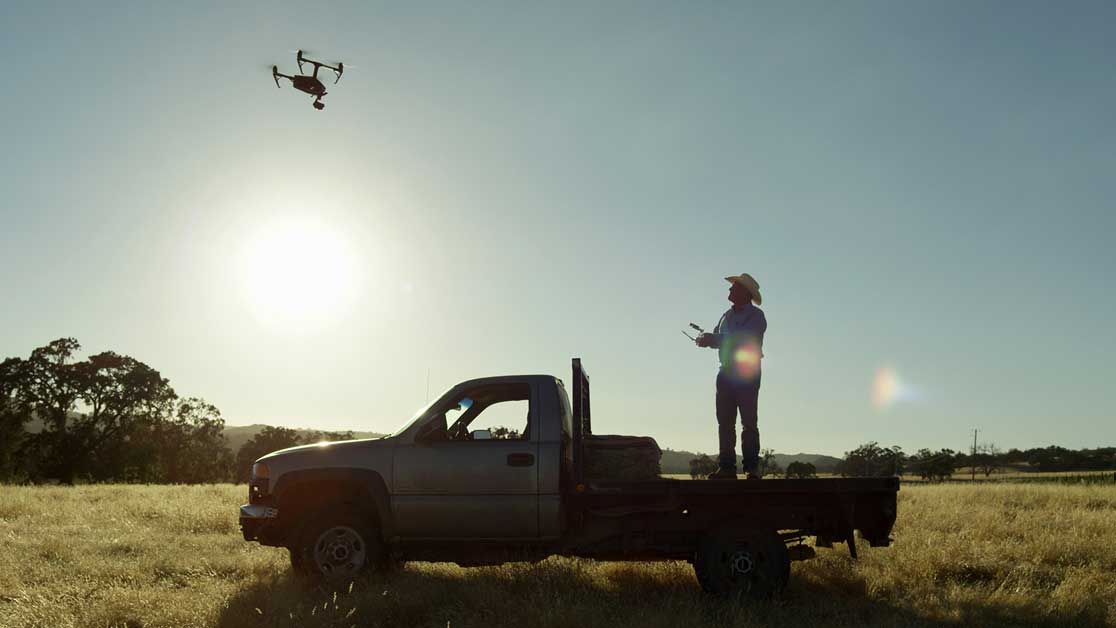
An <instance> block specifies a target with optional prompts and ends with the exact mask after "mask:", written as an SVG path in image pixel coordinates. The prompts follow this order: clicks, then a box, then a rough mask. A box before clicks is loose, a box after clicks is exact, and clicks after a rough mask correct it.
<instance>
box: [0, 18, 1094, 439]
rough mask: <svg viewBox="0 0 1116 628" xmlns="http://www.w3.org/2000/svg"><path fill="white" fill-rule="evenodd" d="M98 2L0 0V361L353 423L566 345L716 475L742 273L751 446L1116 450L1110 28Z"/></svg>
mask: <svg viewBox="0 0 1116 628" xmlns="http://www.w3.org/2000/svg"><path fill="white" fill-rule="evenodd" d="M107 4H111V5H112V6H107V5H106V3H84V4H82V3H78V4H75V3H51V2H34V3H32V2H26V3H23V2H6V3H4V4H3V5H2V6H0V58H3V59H4V62H5V67H6V69H7V76H8V77H9V78H8V92H7V97H6V98H5V99H4V100H3V101H2V102H0V137H2V138H3V140H2V141H0V190H2V191H3V194H2V199H0V356H3V357H7V356H20V357H26V356H27V355H29V354H30V352H31V351H32V349H34V348H35V347H38V346H41V345H43V344H46V343H47V342H49V341H51V340H53V339H55V338H59V337H64V336H72V337H75V338H77V339H78V340H79V341H80V342H81V343H82V345H83V351H84V352H85V353H83V355H88V354H91V353H95V352H99V351H104V350H114V351H117V352H121V353H125V354H128V355H131V356H133V357H135V358H137V359H140V360H142V361H144V362H146V363H147V364H150V365H151V366H153V367H155V368H156V369H158V370H159V371H160V372H161V373H162V374H163V375H164V376H165V377H167V378H169V379H170V382H171V384H172V385H173V386H174V388H175V389H176V390H177V391H178V393H179V394H181V395H184V396H200V397H204V398H206V399H207V400H209V401H211V402H212V403H214V404H216V405H217V406H218V407H219V408H220V409H221V411H222V414H223V416H224V417H225V420H226V421H227V423H228V424H230V425H245V424H250V423H269V424H273V425H286V426H297V427H308V428H316V429H355V430H370V431H379V432H390V431H393V430H394V429H395V428H396V427H398V426H399V425H401V424H403V423H404V422H405V421H406V420H407V419H408V418H409V417H410V416H411V414H412V413H413V412H414V411H415V410H416V409H417V408H419V407H421V406H423V405H424V404H425V402H426V400H427V397H428V395H429V396H430V397H433V396H435V395H437V394H439V393H440V392H441V391H443V390H445V389H446V388H448V387H450V386H452V385H453V384H455V383H457V382H459V381H461V380H465V379H470V378H473V377H481V376H487V375H501V374H516V373H549V374H553V375H556V376H559V377H563V378H565V379H566V380H567V381H568V380H569V372H570V358H572V357H580V358H582V359H583V361H584V363H585V365H586V368H587V370H588V372H589V374H590V376H591V381H592V390H593V403H594V412H593V417H594V431H596V432H598V433H619V434H646V435H651V436H654V437H655V438H656V439H657V440H658V441H659V443H660V444H661V445H663V446H664V447H670V448H674V449H688V450H691V451H706V452H712V451H715V450H716V438H717V437H716V420H715V417H714V405H713V400H714V379H715V376H716V371H717V359H716V354H715V352H713V351H710V350H707V349H699V348H697V347H695V346H694V345H693V344H692V343H691V342H689V341H688V340H687V339H686V338H684V337H683V336H682V335H681V334H680V333H679V331H680V330H682V329H686V328H687V327H686V326H687V324H688V323H690V322H694V323H697V324H698V325H700V326H703V327H705V328H707V329H708V328H712V327H713V325H714V324H715V323H716V321H717V319H718V318H719V316H720V315H721V314H722V313H723V312H724V310H725V309H726V308H727V307H729V303H728V302H727V301H726V295H727V292H728V284H727V283H726V282H725V281H724V279H723V277H725V276H726V275H731V274H738V273H741V272H748V273H751V274H752V275H753V276H754V277H755V278H756V279H757V280H758V281H759V283H760V285H761V287H762V295H763V305H762V308H763V310H764V312H765V313H766V317H767V321H768V330H767V335H766V337H765V342H764V353H765V359H764V366H763V368H764V372H763V384H762V391H761V395H760V411H759V416H760V423H759V425H760V433H761V438H762V444H763V446H764V447H771V448H773V449H775V450H776V451H779V452H785V453H794V452H813V453H826V454H834V455H840V454H841V453H842V452H844V451H847V450H850V449H852V448H854V447H856V446H857V445H858V444H860V443H864V442H867V441H878V442H880V443H881V444H884V445H899V446H901V447H903V448H904V449H906V450H907V451H914V450H916V449H918V448H921V447H929V448H934V449H936V448H940V447H949V448H953V449H963V448H967V447H968V446H969V445H970V444H971V442H972V430H973V429H974V428H979V430H980V436H979V439H980V441H981V442H982V443H984V442H990V443H995V444H997V445H998V446H999V447H1001V448H1003V449H1007V448H1010V447H1019V448H1025V447H1034V446H1045V445H1049V444H1058V445H1062V446H1067V447H1075V448H1077V447H1096V446H1106V445H1114V444H1116V420H1114V419H1116V386H1114V385H1113V384H1112V382H1111V380H1112V379H1113V375H1114V374H1116V368H1114V367H1113V364H1112V356H1113V355H1114V354H1116V332H1114V331H1113V326H1112V321H1113V320H1114V319H1116V296H1114V294H1113V293H1114V291H1113V281H1112V279H1111V277H1110V275H1111V274H1112V271H1113V270H1114V269H1116V252H1114V249H1113V247H1112V245H1111V241H1112V237H1113V234H1114V233H1116V200H1114V199H1116V176H1114V175H1116V116H1114V115H1113V112H1114V111H1116V73H1113V67H1116V39H1114V38H1113V37H1112V36H1111V27H1112V24H1114V23H1116V5H1113V4H1112V3H1105V2H1097V3H1085V2H1076V3H1068V4H1065V3H1061V4H1059V3H1049V2H981V3H971V2H914V3H893V2H842V3H832V2H796V3H744V2H737V3H721V2H693V3H681V2H678V3H658V2H640V3H622V2H615V3H592V2H586V3H573V2H562V3H550V4H549V5H544V4H542V3H492V2H478V3H449V2H435V3H396V4H382V3H376V4H372V3H365V2H356V3H351V4H331V3H304V2H303V3H283V2H278V3H269V4H267V5H266V6H265V5H248V4H243V3H236V2H223V3H213V4H209V5H206V4H202V3H140V2H136V3H130V4H129V3H124V2H120V3H107ZM299 47H302V48H305V49H306V50H308V51H312V52H313V53H314V55H316V56H313V57H312V58H318V57H321V58H322V60H328V61H338V60H340V61H343V62H344V63H345V66H346V70H345V74H344V76H343V78H342V79H341V80H340V82H339V83H338V84H337V85H335V86H334V85H332V84H331V83H330V80H332V75H330V73H329V72H328V71H324V70H323V72H324V73H323V75H322V76H323V77H326V76H327V75H329V78H328V79H327V80H326V83H327V88H328V90H329V94H328V95H327V96H326V97H325V99H324V102H325V103H326V108H325V109H324V110H323V111H320V112H319V111H315V110H314V109H313V108H312V107H311V98H310V97H309V96H307V95H305V94H302V93H300V92H297V91H295V90H293V89H292V88H291V86H290V85H289V84H284V85H283V87H282V88H281V89H278V90H277V89H276V87H275V85H274V84H273V83H272V78H271V76H270V69H271V65H272V64H276V65H278V66H279V68H280V70H281V71H283V72H285V73H293V72H294V71H295V70H297V65H296V63H295V58H294V53H293V52H292V51H293V50H295V49H296V48H299ZM308 56H311V55H308ZM428 382H429V384H428Z"/></svg>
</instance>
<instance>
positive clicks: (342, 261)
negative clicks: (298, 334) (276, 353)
mask: <svg viewBox="0 0 1116 628" xmlns="http://www.w3.org/2000/svg"><path fill="white" fill-rule="evenodd" d="M241 268H242V280H243V282H244V285H245V289H246V293H247V294H248V295H249V297H250V301H251V304H252V306H253V307H254V308H255V310H256V314H257V316H258V317H259V318H260V319H261V320H262V321H264V322H267V323H269V324H272V325H275V326H278V327H281V328H284V329H287V330H297V329H308V328H313V327H319V326H321V325H323V324H325V323H327V322H328V321H329V319H330V318H332V317H334V316H335V315H337V314H338V310H339V309H340V307H341V306H342V305H343V304H344V302H345V301H347V300H348V298H349V297H350V296H351V293H352V289H353V285H352V284H353V263H352V259H351V257H350V252H349V249H348V246H347V243H346V241H345V239H344V238H343V237H342V236H341V235H340V234H339V233H337V232H336V231H334V230H331V229H329V228H328V227H327V226H325V225H322V224H320V223H317V222H314V221H288V222H283V223H279V224H275V225H272V226H270V227H267V228H264V229H262V230H260V231H259V232H257V234H256V236H255V237H254V238H253V239H252V240H251V241H249V242H248V244H247V246H246V248H245V250H244V259H243V263H242V264H241Z"/></svg>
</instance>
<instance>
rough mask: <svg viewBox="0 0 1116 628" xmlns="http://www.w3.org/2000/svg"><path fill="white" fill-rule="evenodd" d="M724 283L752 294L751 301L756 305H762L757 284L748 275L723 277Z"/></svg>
mask: <svg viewBox="0 0 1116 628" xmlns="http://www.w3.org/2000/svg"><path fill="white" fill-rule="evenodd" d="M725 281H727V282H729V283H734V284H736V285H738V286H740V287H741V288H744V289H745V290H747V291H748V292H750V293H752V300H753V301H755V302H756V305H760V304H762V303H763V297H761V296H760V291H759V283H758V282H757V281H756V280H755V279H754V278H752V276H751V275H749V274H748V273H740V274H739V275H732V276H729V277H725Z"/></svg>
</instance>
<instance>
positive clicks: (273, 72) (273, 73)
mask: <svg viewBox="0 0 1116 628" xmlns="http://www.w3.org/2000/svg"><path fill="white" fill-rule="evenodd" d="M271 78H273V79H275V88H276V89H278V88H279V66H277V65H273V66H271Z"/></svg>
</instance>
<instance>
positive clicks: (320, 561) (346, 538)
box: [314, 526, 368, 576]
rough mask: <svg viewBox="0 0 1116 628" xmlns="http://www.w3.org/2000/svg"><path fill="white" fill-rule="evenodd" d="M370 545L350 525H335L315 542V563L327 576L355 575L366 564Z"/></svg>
mask: <svg viewBox="0 0 1116 628" xmlns="http://www.w3.org/2000/svg"><path fill="white" fill-rule="evenodd" d="M367 556H368V546H367V544H366V543H365V542H364V538H362V537H361V536H360V534H359V533H358V532H357V531H356V530H354V529H352V528H350V527H348V526H333V527H332V528H329V529H327V530H326V531H325V532H322V533H321V534H320V535H318V539H317V540H316V541H315V542H314V563H315V564H316V565H317V567H318V570H319V571H321V572H322V573H323V574H325V575H327V576H337V575H354V574H356V573H357V572H358V571H360V569H361V567H363V566H364V562H365V560H367Z"/></svg>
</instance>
